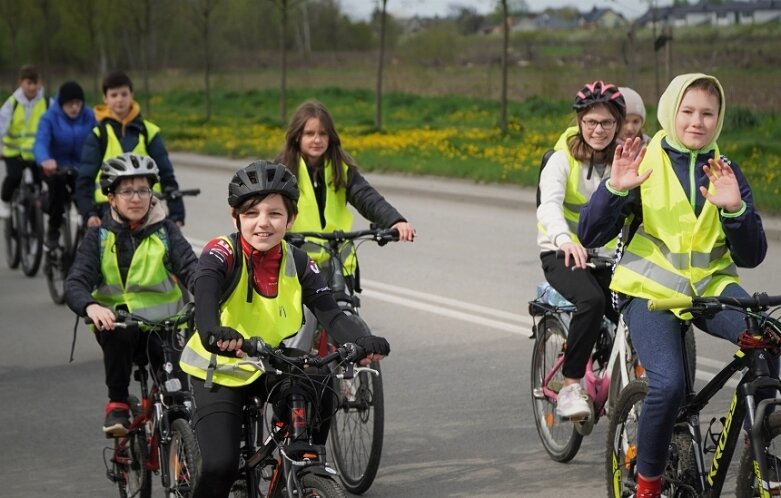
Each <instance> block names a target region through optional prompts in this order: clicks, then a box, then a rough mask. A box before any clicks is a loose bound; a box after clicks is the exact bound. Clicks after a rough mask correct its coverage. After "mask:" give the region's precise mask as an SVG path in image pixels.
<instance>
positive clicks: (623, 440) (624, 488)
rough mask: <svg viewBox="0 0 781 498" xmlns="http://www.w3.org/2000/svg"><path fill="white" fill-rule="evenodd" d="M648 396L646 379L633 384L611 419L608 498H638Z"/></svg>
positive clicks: (608, 449) (622, 392) (624, 390)
mask: <svg viewBox="0 0 781 498" xmlns="http://www.w3.org/2000/svg"><path fill="white" fill-rule="evenodd" d="M647 394H648V384H647V383H646V381H645V379H637V380H633V381H632V382H630V383H629V384H627V386H626V387H625V388H624V389H623V390H622V391H621V395H620V396H619V397H618V400H617V401H616V405H615V410H614V411H613V414H612V415H611V416H610V418H609V420H610V424H609V426H608V431H607V450H606V451H605V476H606V478H607V479H606V481H607V495H608V496H609V497H611V498H628V497H630V496H634V493H635V465H636V457H637V421H638V419H639V417H640V412H641V411H642V406H643V401H644V400H645V397H646V395H647Z"/></svg>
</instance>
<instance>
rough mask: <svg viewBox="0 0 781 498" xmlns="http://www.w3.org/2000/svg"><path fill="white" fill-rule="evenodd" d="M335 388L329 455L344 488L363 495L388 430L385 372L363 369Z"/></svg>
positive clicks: (341, 381)
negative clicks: (378, 373)
mask: <svg viewBox="0 0 781 498" xmlns="http://www.w3.org/2000/svg"><path fill="white" fill-rule="evenodd" d="M351 319H353V320H357V321H359V322H360V324H361V326H362V327H363V328H364V329H365V330H367V331H368V330H369V328H368V326H367V325H366V323H365V322H364V321H363V320H361V318H360V317H358V316H356V315H353V316H351ZM371 368H373V369H375V370H377V371H379V370H380V365H379V363H377V362H375V363H372V364H371ZM335 387H336V392H337V396H338V398H337V399H338V400H339V406H338V407H337V408H338V409H337V411H336V413H335V414H334V418H333V423H332V426H331V432H330V434H329V437H328V441H329V443H330V446H331V451H330V455H331V456H332V457H333V462H334V465H335V466H336V468H337V470H338V471H339V475H340V477H341V480H342V483H343V484H344V487H345V488H346V489H347V490H348V491H350V492H351V493H355V494H361V493H364V492H365V491H366V490H368V489H369V488H370V487H371V485H372V483H374V478H375V477H376V476H377V470H378V469H379V467H380V457H381V456H382V442H383V434H384V431H385V403H384V396H383V389H382V375H373V374H371V373H368V372H361V373H359V374H358V375H356V376H355V377H354V378H353V379H349V380H348V379H335Z"/></svg>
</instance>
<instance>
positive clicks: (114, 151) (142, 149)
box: [92, 120, 162, 204]
mask: <svg viewBox="0 0 781 498" xmlns="http://www.w3.org/2000/svg"><path fill="white" fill-rule="evenodd" d="M144 126H145V127H146V134H147V139H146V140H144V138H143V134H139V135H138V143H137V144H136V146H135V147H133V150H130V151H126V150H122V143H121V142H120V141H119V138H117V134H116V133H115V132H114V127H113V126H111V125H108V124H107V125H106V126H105V127H104V128H105V130H106V150H105V152H103V160H102V161H101V163H104V162H106V160H107V159H111V158H112V157H117V156H120V155H122V154H123V153H125V152H135V153H136V154H138V155H141V156H147V155H149V153H148V152H147V150H146V144H147V142H151V141H152V140H153V139H154V138H155V137H156V136H157V134H158V133H160V127H159V126H157V125H156V124H154V123H152V122H151V121H147V120H144ZM100 129H101V127H100V126H96V127H94V128H93V129H92V133H94V134H95V135H96V136H97V137H98V138H99V139H100V138H101V137H100ZM102 175H103V173H102V172H101V171H100V169H98V175H97V176H96V177H95V202H96V203H98V204H100V203H104V202H108V197H106V196H105V195H103V191H102V190H101V189H100V177H101V176H102ZM154 190H155V191H156V192H162V190H161V187H160V182H157V183H155V186H154Z"/></svg>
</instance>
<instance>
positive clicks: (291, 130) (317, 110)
mask: <svg viewBox="0 0 781 498" xmlns="http://www.w3.org/2000/svg"><path fill="white" fill-rule="evenodd" d="M312 118H317V119H318V120H320V124H321V125H322V127H323V128H325V131H326V133H328V149H326V151H325V154H323V159H327V160H329V161H330V162H331V166H332V167H333V175H334V188H335V189H336V190H339V189H340V188H344V187H346V186H347V178H344V175H343V174H342V164H346V165H347V167H348V168H357V167H358V166H357V165H356V164H355V161H354V160H353V158H352V157H350V154H348V153H347V152H345V151H344V150H342V140H341V139H340V138H339V134H338V133H337V132H336V127H335V126H334V120H333V118H332V117H331V113H329V112H328V109H326V107H325V106H324V105H323V104H321V103H320V102H318V101H317V100H314V99H312V100H307V101H306V102H304V103H303V104H301V105H300V106H298V109H296V112H295V114H293V117H292V119H291V120H290V125H289V126H288V127H287V132H286V134H285V148H284V150H283V151H282V152H280V153H279V155H278V156H277V158H276V162H278V163H280V164H284V165H285V166H286V167H287V169H289V170H290V171H292V172H293V174H296V175H297V174H298V171H297V169H298V163H299V161H300V159H301V144H300V142H299V141H300V139H301V135H302V134H303V133H304V127H305V126H306V122H307V121H309V120H310V119H312ZM321 161H322V160H321ZM309 166H317V167H322V166H323V163H322V162H321V164H317V165H315V164H309Z"/></svg>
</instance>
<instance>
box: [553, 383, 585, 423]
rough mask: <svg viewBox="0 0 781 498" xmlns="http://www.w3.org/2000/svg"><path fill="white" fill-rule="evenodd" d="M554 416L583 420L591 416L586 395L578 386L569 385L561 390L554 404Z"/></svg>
mask: <svg viewBox="0 0 781 498" xmlns="http://www.w3.org/2000/svg"><path fill="white" fill-rule="evenodd" d="M556 415H558V416H559V417H561V418H585V417H588V416H589V415H591V408H590V407H589V405H588V395H587V394H586V393H585V392H583V388H582V387H580V384H570V385H568V386H564V387H562V388H561V391H559V400H558V402H557V403H556Z"/></svg>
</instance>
